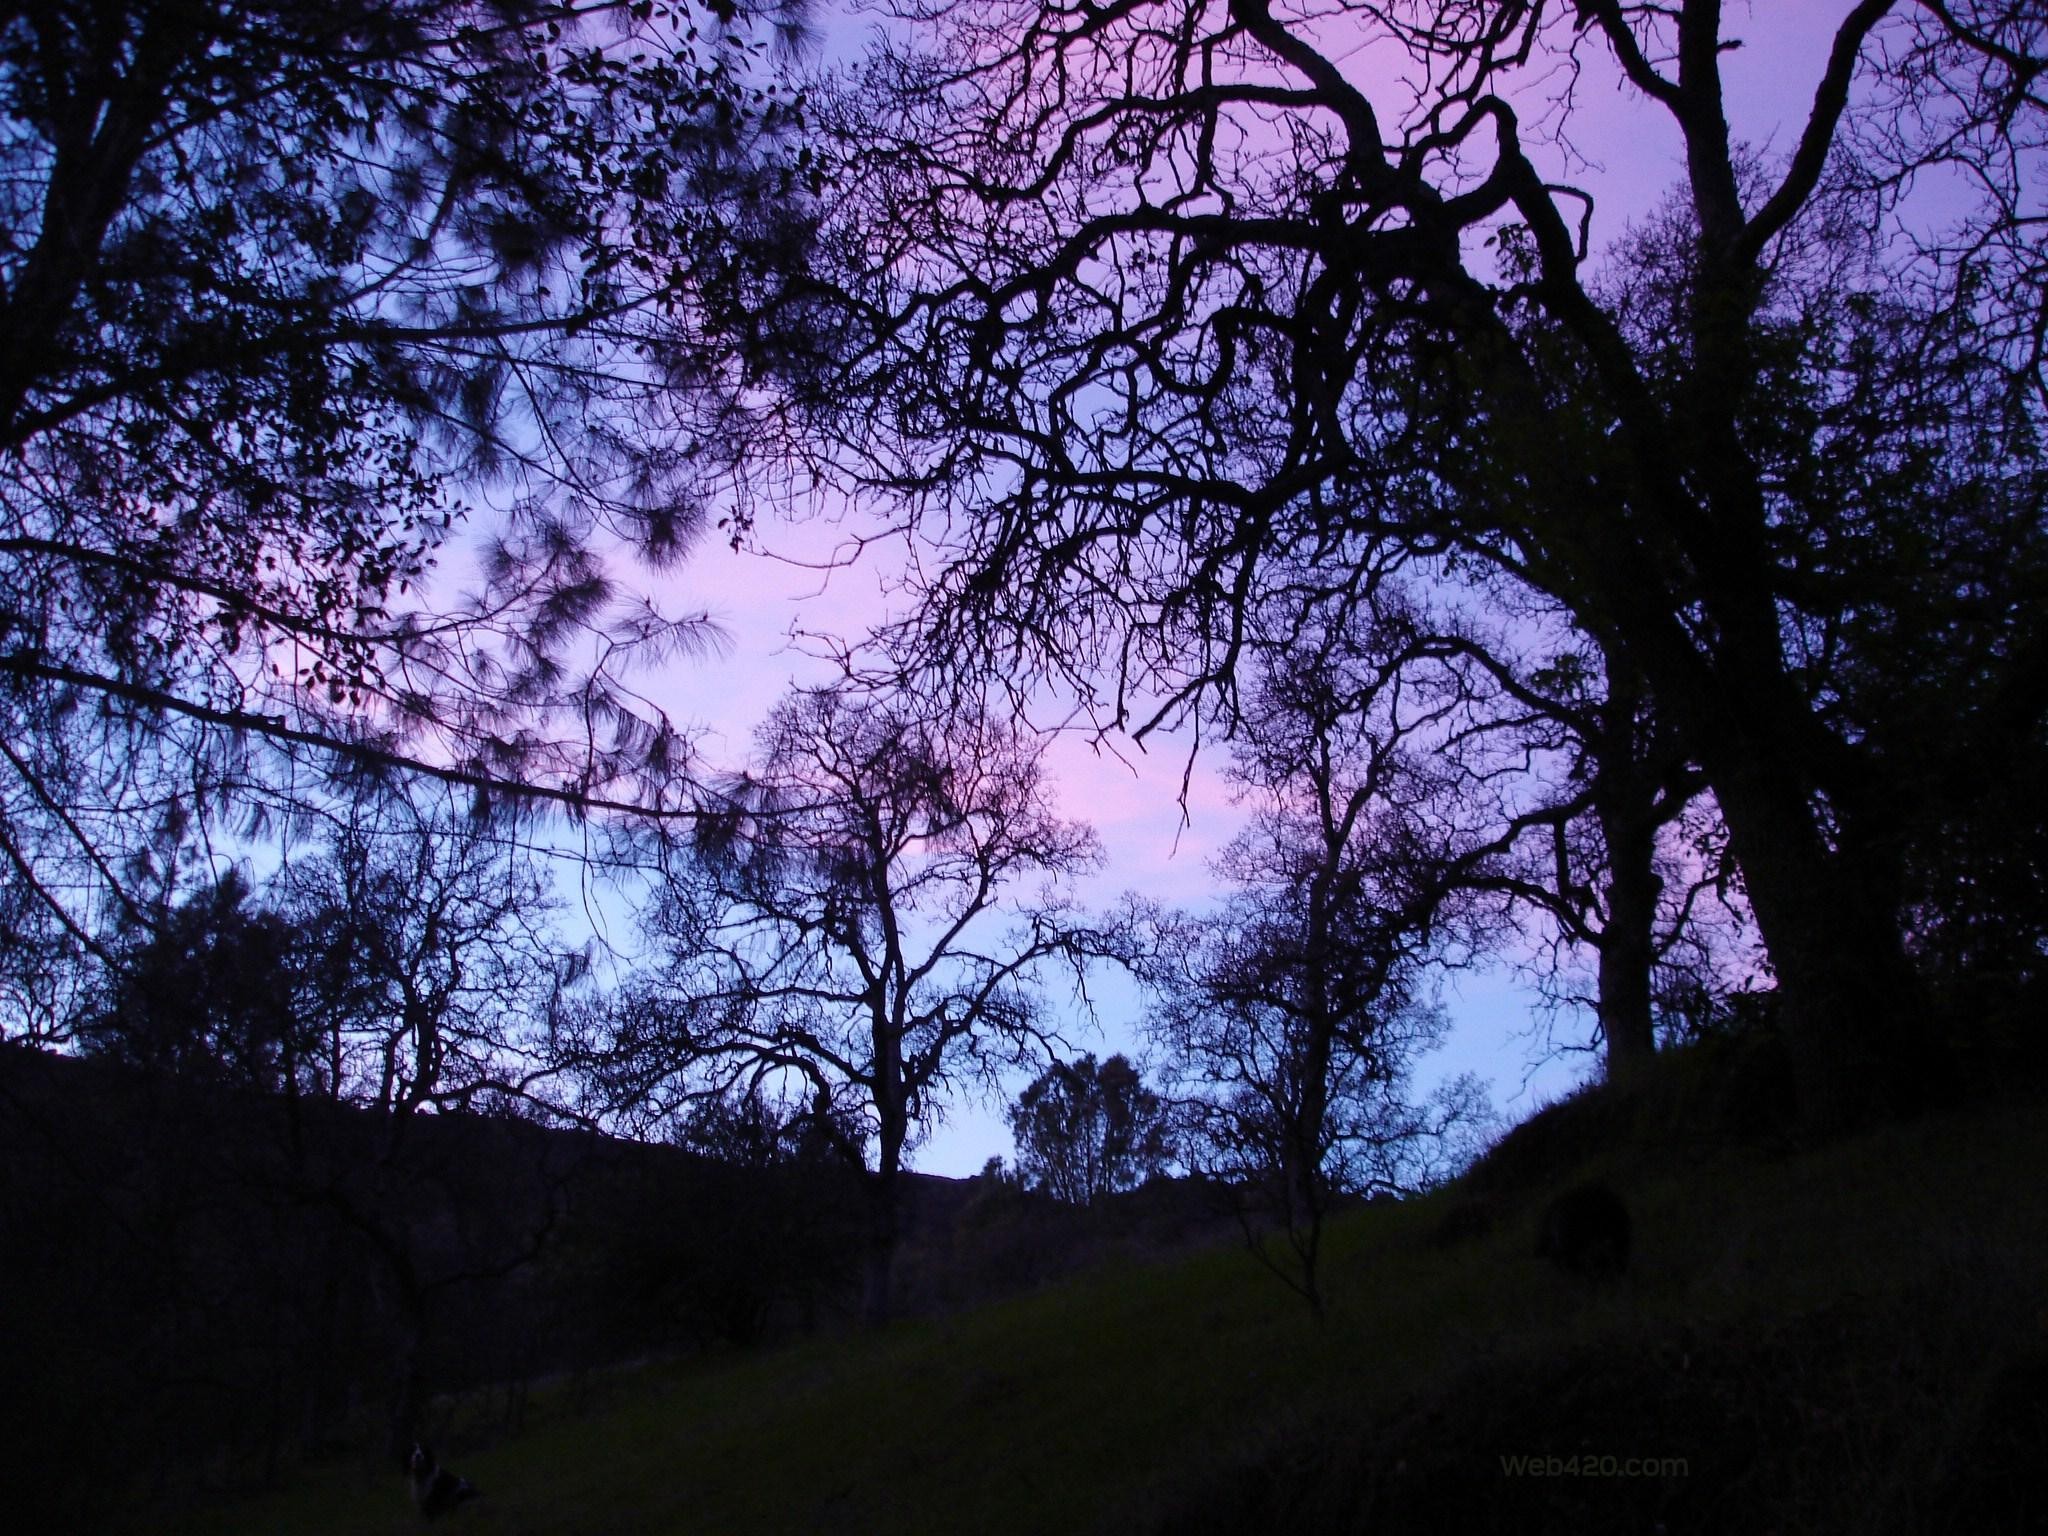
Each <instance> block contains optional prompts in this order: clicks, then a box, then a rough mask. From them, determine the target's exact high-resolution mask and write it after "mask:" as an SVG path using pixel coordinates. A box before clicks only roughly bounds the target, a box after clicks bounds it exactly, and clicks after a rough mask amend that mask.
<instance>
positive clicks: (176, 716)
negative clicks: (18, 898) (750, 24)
mask: <svg viewBox="0 0 2048 1536" xmlns="http://www.w3.org/2000/svg"><path fill="white" fill-rule="evenodd" d="M743 9H746V8H743V7H739V6H731V5H718V6H714V7H712V12H713V14H715V16H716V17H717V18H719V24H718V25H706V26H703V27H699V26H698V25H696V21H697V20H698V19H699V18H697V17H696V16H695V15H694V13H693V12H692V11H691V9H690V7H689V6H688V5H687V4H668V3H663V4H659V5H655V4H638V3H632V4H629V3H625V0H339V3H334V4H328V3H322V4H312V3H307V0H248V3H236V4H215V3H209V0H173V3H141V0H52V3H48V4H36V5H28V6H17V7H10V8H8V10H7V12H6V13H5V16H4V18H0V167H4V172H0V185H4V188H5V190H4V192H0V332H4V334H5V335H6V336H7V338H8V345H7V348H6V356H5V357H4V358H0V593H4V597H0V738H4V739H5V743H6V745H5V748H4V750H0V878H5V879H6V880H7V881H8V882H9V884H10V885H19V886H20V887H21V888H22V889H24V890H26V891H28V892H29V893H31V894H32V895H33V896H34V897H35V898H36V899H38V900H40V901H42V902H43V903H44V904H45V905H47V906H49V907H50V908H51V909H52V911H53V912H54V913H55V914H57V921H58V922H59V923H60V925H62V926H67V927H69V928H71V929H74V930H76V933H77V934H86V935H89V934H91V933H92V932H94V931H96V930H97V929H98V928H100V927H101V926H103V923H104V921H105V920H106V919H108V918H109V917H111V916H118V915H119V914H118V913H113V914H110V913H106V912H103V911H101V910H100V906H101V905H102V904H104V903H107V902H111V903H113V904H114V905H115V906H116V907H119V906H120V905H122V904H123V903H127V902H130V901H131V900H132V895H131V893H130V892H129V891H128V890H127V889H126V885H125V882H124V871H125V867H126V865H127V862H128V859H129V856H130V855H131V854H132V853H133V852H134V851H135V849H136V847H137V843H138V837H139V835H140V829H142V828H144V827H145V826H147V825H148V824H149V823H150V822H152V821H153V820H154V819H155V818H156V817H157V816H159V815H161V814H163V812H164V810H165V807H166V805H167V804H168V803H169V802H170V801H171V800H172V799H174V798H177V799H181V800H182V802H183V814H184V815H185V816H186V817H187V818H188V819H192V818H198V817H202V816H208V817H210V816H218V815H220V814H221V813H222V812H223V809H224V808H226V807H230V806H242V807H246V806H247V805H249V804H250V803H251V802H252V801H260V799H261V796H262V792H263V791H265V790H266V789H270V790H281V789H282V787H283V786H285V785H288V784H294V783H295V784H298V785H300V786H302V787H303V786H304V785H306V784H308V783H311V782H314V781H315V780H316V778H317V771H318V770H320V769H322V768H324V767H329V766H332V764H333V762H334V760H335V756H336V754H338V755H339V756H340V758H341V759H342V760H344V761H345V762H348V763H352V764H357V765H360V764H361V763H363V762H366V761H367V762H371V763H382V764H386V765H390V764H394V763H398V764H404V765H406V766H408V767H409V768H410V769H412V770H413V771H415V772H421V773H427V774H431V775H435V776H439V777H441V778H444V779H448V780H451V781H454V782H458V783H461V784H464V785H468V786H474V787H477V788H478V789H479V790H480V791H481V792H483V793H485V794H490V795H497V796H499V797H500V798H502V797H503V796H504V795H505V794H508V793H515V794H516V793H525V794H531V795H545V796H552V797H554V798H556V799H560V800H565V801H567V802H568V803H570V804H571V805H572V806H573V805H576V804H583V803H588V801H589V800H590V799H592V798H593V797H595V798H602V797H604V796H605V795H606V793H607V792H608V791H610V792H612V793H614V794H615V795H616V796H617V797H619V798H622V799H627V800H632V799H634V798H635V797H636V796H639V795H641V794H642V793H643V792H644V793H645V794H646V795H653V794H656V793H658V792H659V791H660V789H661V788H662V786H663V785H665V783H666V782H667V779H668V777H669V776H670V774H671V773H672V771H673V769H674V767H675V764H676V761H677V752H678V748H677V744H676V742H675V740H674V737H673V732H672V731H670V729H669V728H668V726H667V724H666V722H665V721H663V720H662V719H661V718H660V717H659V715H658V714H656V713H655V712H653V711H652V710H650V709H649V708H648V707H647V706H646V705H645V704H644V703H643V702H642V701H640V700H639V699H638V698H637V697H635V696H633V695H632V694H630V693H629V692H627V691H626V690H624V688H623V687H622V685H621V682H620V675H621V673H622V670H623V669H624V668H625V667H626V666H627V664H628V663H629V662H630V661H632V660H634V659H635V658H640V657H644V656H647V655H650V654H654V655H659V654H663V653H665V652H666V651H668V650H670V649H672V648H673V647H674V646H676V645H678V644H683V643H688V642H690V641H691V640H693V639H694V638H695V637H698V636H700V635H701V634H702V625H701V622H700V621H698V620H695V619H691V618H688V617H681V618H676V617H669V616H665V615H663V614H661V613H659V612H657V611H656V610H655V609H654V608H653V607H652V606H650V605H648V604H646V603H644V602H636V601H633V600H629V598H628V594H627V593H626V591H625V590H624V588H623V587H622V586H621V583H620V576H621V567H620V563H619V558H618V557H620V556H622V555H637V556H642V557H646V558H648V559H651V560H653V561H654V562H656V563H657V564H659V563H662V562H665V561H668V560H671V559H673V558H674V557H675V556H676V555H678V554H679V553H680V551H681V550H682V549H683V547H684V546H685V545H686V544H687V542H688V540H689V538H690V536H691V535H692V533H693V532H694V531H695V530H697V529H699V528H700V527H701V526H702V525H703V523H704V522H705V521H706V516H705V513H704V504H703V501H702V498H701V495H700V494H699V488H698V485H697V482H698V478H699V476H698V471H699V468H700V467H701V466H702V464H703V463H705V462H706V461H707V458H708V457H714V456H715V455H711V454H710V453H709V450H708V449H707V448H706V446H705V445H706V444H707V443H715V442H716V441H717V438H716V437H715V436H710V437H705V436H702V435H701V434H699V433H698V432H697V430H696V427H697V423H696V422H695V420H694V414H693V413H694V407H693V406H691V405H690V404H688V402H691V401H695V400H700V399H701V400H702V402H703V405H704V409H705V410H708V411H710V412H712V413H714V414H715V413H716V411H717V410H718V409H719V408H720V407H719V405H718V402H717V398H716V397H717V395H718V393H719V391H718V390H717V389H715V388H710V387H709V386H708V385H707V386H706V388H705V389H703V390H697V391H696V392H694V393H693V388H692V385H691V382H690V381H691V380H692V379H693V378H699V379H708V378H709V377H710V376H711V374H713V373H715V372H716V368H715V366H714V364H716V363H717V362H718V361H719V359H718V358H717V357H715V356H714V357H711V358H710V359H709V360H708V361H707V360H704V359H703V358H702V357H701V356H700V349H697V348H696V347H695V345H694V342H693V340H692V337H693V335H694V332H693V325H692V321H691V318H690V316H691V312H692V311H691V298H690V295H691V294H692V292H693V291H695V290H696V289H697V288H698V287H700V286H703V285H707V284H708V285H710V286H713V287H715V286H716V285H717V283H718V282H719V281H721V279H720V277H719V273H720V271H721V270H723V269H724V268H726V267H728V266H730V265H732V264H734V263H744V262H745V261H747V260H749V259H750V258H749V256H748V252H749V251H750V250H751V249H752V248H753V247H754V246H756V245H758V244H761V243H764V242H765V243H767V244H769V245H776V244H778V243H780V244H787V243H788V241H789V240H791V239H794V238H797V227H796V225H795V224H793V223H792V222H791V220H790V218H789V217H788V216H787V211H786V210H787V206H788V199H787V198H786V196H785V193H786V190H787V189H788V188H789V187H790V186H791V185H792V182H791V180H790V177H791V175H792V174H793V173H791V172H789V171H788V170H787V168H784V167H779V166H778V165H777V164H776V163H775V162H776V161H777V159H778V157H779V155H780V150H779V149H778V147H777V145H778V141H779V136H780V135H781V134H782V132H783V130H784V129H785V128H786V127H787V126H788V125H789V124H790V123H791V122H792V121H793V109H792V105H791V102H790V100H789V99H788V97H787V96H786V95H785V94H783V93H780V92H777V91H775V90H773V89H770V88H768V87H769V82H768V81H767V80H766V78H765V70H764V68H763V67H762V66H761V64H760V50H761V48H762V46H763V45H762V43H761V42H760V41H759V39H758V36H756V35H754V34H750V33H749V31H748V29H747V28H746V26H745V25H744V23H743V18H742V16H741V12H742V10H743ZM702 19H703V20H705V21H707V22H708V21H709V20H710V18H709V17H705V18H702ZM725 23H731V25H730V26H727V25H725ZM657 418H658V419H657ZM465 531H473V532H475V533H476V534H478V535H479V542H480V544H481V545H482V546H483V547H482V550H481V555H480V559H479V561H478V563H477V569H476V570H475V571H474V572H467V571H465V570H462V569H459V568H451V562H450V560H449V558H448V557H449V556H450V554H451V552H453V551H454V550H455V549H456V548H457V545H456V543H455V541H456V539H457V538H458V536H459V535H461V534H463V533H464V532H465ZM593 626H595V627H596V628H595V630H593ZM593 633H594V634H595V637H596V638H595V639H594V641H592V640H591V639H590V637H591V636H592V635H593ZM585 642H588V643H585ZM280 754H283V755H286V756H288V757H290V758H291V759H292V760H293V761H292V762H291V763H289V764H280V763H279V762H278V761H277V759H278V757H279V755H280Z"/></svg>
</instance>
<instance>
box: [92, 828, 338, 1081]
mask: <svg viewBox="0 0 2048 1536" xmlns="http://www.w3.org/2000/svg"><path fill="white" fill-rule="evenodd" d="M249 895H250V891H249V882H248V881H247V879H246V878H245V877H244V876H243V875H242V874H241V872H240V871H239V870H234V869H230V870H229V871H228V872H227V873H225V874H224V875H222V876H221V877H220V878H219V879H218V880H217V881H216V882H214V883H213V884H212V885H211V886H208V887H205V888H203V889H201V890H197V891H195V892H193V893H192V894H191V895H190V896H188V897H187V898H186V899H185V900H184V901H182V902H180V903H178V904H177V905H176V906H173V907H168V908H167V909H166V910H164V911H162V912H160V913H159V914H157V916H156V918H155V920H154V921H152V922H150V923H149V924H148V925H147V926H138V928H137V930H136V932H135V933H134V935H133V936H132V937H131V938H130V940H129V941H128V943H127V944H126V945H125V946H123V947H122V948H121V949H119V950H117V952H116V965H117V968H116V969H115V970H114V971H113V973H112V974H111V976H110V977H109V978H108V980H107V982H106V984H105V986H104V988H103V990H102V991H101V992H100V993H99V995H98V996H96V997H95V998H93V999H92V1000H91V1001H90V1002H89V1003H88V1004H87V1005H86V1007H85V1011H84V1014H83V1017H82V1018H81V1019H80V1022H79V1024H78V1028H77V1035H78V1041H79V1044H80V1045H81V1046H82V1047H83V1048H84V1049H85V1050H86V1051H87V1052H88V1053H90V1054H93V1055H98V1056H106V1057H112V1058H114V1059H116V1060H119V1061H123V1062H127V1063H128V1064H130V1065H132V1066H138V1067H144V1068H147V1069H149V1070H151V1071H156V1072H165V1073H173V1074H176V1075H177V1076H180V1077H188V1078H198V1079H204V1080H211V1081H218V1082H228V1083H234V1084H237V1085H239V1086H243V1087H254V1088H262V1089H267V1090H270V1091H273V1092H274V1091H278V1090H284V1089H291V1088H295V1087H298V1086H299V1085H300V1084H301V1081H302V1079H303V1076H304V1074H305V1073H306V1072H307V1071H308V1070H310V1069H311V1067H312V1063H313V1059H314V1057H315V1054H316V1053H315V1048H314V1045H315V1043H314V1041H313V1039H312V1038H311V1034H310V1031H309V1030H308V1029H307V1028H306V1026H305V1022H304V1019H303V1018H302V1016H301V1013H300V1010H299V1008H298V1002H299V993H300V990H301V989H300V982H301V978H302V976H303V974H304V960H305V956H304V954H303V952H302V951H301V950H300V948H299V946H298V945H297V943H296V941H295V935H294V933H293V931H292V929H291V927H290V925H289V924H287V923H286V922H285V921H284V920H283V919H282V918H280V917H279V916H278V915H277V914H276V913H274V912H266V911H262V910H260V909H253V908H252V907H250V906H249V905H248V901H249Z"/></svg>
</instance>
